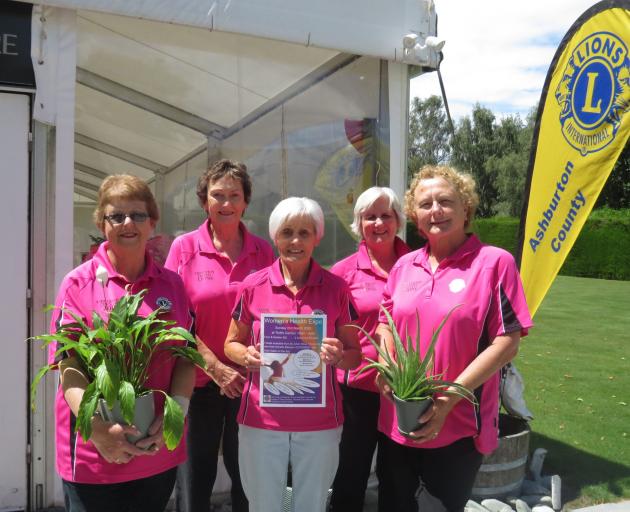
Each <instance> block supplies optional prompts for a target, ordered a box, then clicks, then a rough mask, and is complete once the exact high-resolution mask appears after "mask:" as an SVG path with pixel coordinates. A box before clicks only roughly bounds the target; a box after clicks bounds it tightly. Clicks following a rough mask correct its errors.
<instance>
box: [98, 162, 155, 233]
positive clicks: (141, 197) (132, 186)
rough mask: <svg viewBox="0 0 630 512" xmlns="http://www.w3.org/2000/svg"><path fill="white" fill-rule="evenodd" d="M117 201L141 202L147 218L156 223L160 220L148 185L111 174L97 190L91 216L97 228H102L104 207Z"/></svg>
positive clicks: (136, 178)
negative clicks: (147, 215)
mask: <svg viewBox="0 0 630 512" xmlns="http://www.w3.org/2000/svg"><path fill="white" fill-rule="evenodd" d="M117 199H123V200H127V201H143V202H144V204H145V205H146V207H147V213H148V214H149V217H150V218H152V219H153V220H154V221H156V222H157V221H158V220H159V219H160V211H159V210H158V207H157V203H156V202H155V197H153V193H152V192H151V189H150V188H149V185H147V184H146V183H145V182H144V181H142V180H141V179H140V178H138V177H136V176H131V175H130V174H113V175H112V176H108V177H107V178H105V179H104V180H103V183H101V186H100V187H99V189H98V199H97V201H96V209H95V210H94V213H93V215H92V219H93V220H94V224H96V227H97V228H99V229H102V228H103V221H104V215H105V207H106V206H107V205H108V204H111V203H112V202H113V201H115V200H117Z"/></svg>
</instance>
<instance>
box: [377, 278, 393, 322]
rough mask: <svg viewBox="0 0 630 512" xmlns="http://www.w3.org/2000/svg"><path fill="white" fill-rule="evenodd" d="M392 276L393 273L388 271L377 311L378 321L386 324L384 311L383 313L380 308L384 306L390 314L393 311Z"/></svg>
mask: <svg viewBox="0 0 630 512" xmlns="http://www.w3.org/2000/svg"><path fill="white" fill-rule="evenodd" d="M392 276H393V274H392V273H390V274H389V277H388V278H387V282H386V283H385V286H384V287H383V298H382V299H381V308H379V313H378V322H379V323H381V324H386V325H387V317H386V316H385V313H383V309H382V308H385V309H386V310H387V312H388V313H389V314H390V315H391V314H392V311H393V302H392V292H391V288H392V286H393V279H392Z"/></svg>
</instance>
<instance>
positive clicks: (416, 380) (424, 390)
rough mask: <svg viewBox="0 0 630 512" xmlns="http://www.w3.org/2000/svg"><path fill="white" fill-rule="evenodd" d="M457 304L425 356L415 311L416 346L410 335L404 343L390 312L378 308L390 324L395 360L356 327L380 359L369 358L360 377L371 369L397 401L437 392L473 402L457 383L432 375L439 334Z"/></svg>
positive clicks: (435, 332) (470, 395) (427, 395)
mask: <svg viewBox="0 0 630 512" xmlns="http://www.w3.org/2000/svg"><path fill="white" fill-rule="evenodd" d="M460 305H461V304H458V305H456V306H454V307H453V308H452V309H451V310H450V311H449V312H448V313H447V314H446V316H445V317H444V319H443V320H442V322H440V325H439V326H438V328H437V329H436V330H435V331H434V332H433V336H432V337H431V342H430V343H429V346H428V347H427V350H426V353H425V354H424V357H423V356H422V353H421V352H420V318H419V316H418V312H417V311H416V326H417V329H416V333H417V335H416V339H415V343H414V341H413V340H412V339H411V336H409V335H407V336H406V341H407V343H406V344H403V342H402V338H401V335H400V333H399V332H398V330H397V329H396V325H395V324H394V320H393V319H392V317H391V315H390V314H389V312H388V311H387V310H386V309H385V308H383V307H382V306H381V308H382V310H383V312H384V314H385V315H386V316H387V323H388V324H389V329H390V330H391V333H392V337H393V339H394V349H395V357H392V355H390V353H389V351H388V350H385V349H384V348H382V347H381V346H380V345H379V344H378V343H377V342H376V341H375V340H374V338H373V337H372V336H370V335H369V333H367V332H366V331H365V330H364V329H362V328H360V327H358V329H360V330H361V331H362V332H363V333H364V334H365V335H366V336H367V338H368V340H369V341H370V343H372V345H374V348H376V350H377V351H378V354H379V355H380V357H381V359H382V362H381V361H374V360H372V359H369V358H368V361H369V362H370V364H368V365H366V366H365V367H364V368H362V369H361V371H360V372H359V374H360V373H362V372H364V371H367V370H368V369H370V368H374V369H376V371H377V372H378V373H379V374H380V375H381V376H382V377H383V378H384V379H385V382H387V384H388V385H389V387H390V388H391V389H392V392H393V393H394V395H395V396H396V397H397V398H399V399H400V400H405V401H413V400H424V399H426V398H429V397H432V396H433V395H434V394H436V393H443V394H450V395H458V396H461V397H462V398H465V399H466V400H469V401H470V402H471V403H475V402H476V400H475V396H474V395H473V394H472V392H471V391H470V390H468V389H467V388H466V387H464V386H462V385H461V384H458V383H456V382H451V381H448V380H443V379H442V376H443V373H440V374H435V373H434V365H433V354H434V352H435V346H436V344H437V342H438V338H439V335H440V332H441V331H442V328H443V327H444V324H446V322H447V320H448V319H449V317H450V316H451V314H452V313H453V311H454V310H455V309H457V308H458V307H460Z"/></svg>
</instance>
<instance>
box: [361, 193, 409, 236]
mask: <svg viewBox="0 0 630 512" xmlns="http://www.w3.org/2000/svg"><path fill="white" fill-rule="evenodd" d="M382 197H385V198H387V199H388V201H389V208H391V209H392V210H393V211H394V214H395V215H396V220H397V221H398V231H400V229H401V228H402V227H403V226H404V225H405V215H404V214H403V212H402V206H401V205H400V200H399V199H398V196H397V195H396V192H394V191H393V190H392V189H391V188H389V187H370V188H368V189H367V190H365V191H364V192H362V193H361V195H360V196H359V197H358V198H357V200H356V202H355V203H354V219H353V222H352V224H350V229H351V230H352V232H353V233H354V234H355V235H357V236H358V237H359V238H363V233H362V232H361V215H363V212H364V211H365V210H367V209H368V208H370V207H371V206H372V205H373V204H374V203H375V202H376V201H378V200H379V199H380V198H382Z"/></svg>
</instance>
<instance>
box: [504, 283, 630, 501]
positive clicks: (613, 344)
mask: <svg viewBox="0 0 630 512" xmlns="http://www.w3.org/2000/svg"><path fill="white" fill-rule="evenodd" d="M534 323H535V327H534V328H533V329H532V330H531V332H530V335H529V336H528V337H527V338H525V340H524V341H523V343H522V344H521V351H520V354H519V356H518V358H517V360H516V364H517V367H518V368H519V370H520V371H521V373H522V374H523V377H524V379H525V386H526V392H525V396H526V399H527V405H528V407H529V408H530V410H531V411H532V413H533V414H534V417H535V418H534V420H533V421H532V422H531V427H532V431H533V436H532V439H531V444H530V451H533V450H534V449H535V448H538V447H543V448H546V449H547V450H548V454H547V458H546V459H545V464H544V467H543V473H544V474H559V475H560V476H561V477H562V485H563V502H565V503H568V507H569V508H573V507H578V506H587V505H591V504H596V503H602V502H614V501H619V500H622V499H630V282H626V281H605V280H597V279H583V278H577V277H565V276H559V277H558V278H557V279H556V281H555V282H554V284H553V286H552V288H551V290H550V291H549V293H548V295H547V297H546V298H545V301H544V302H543V304H542V306H541V307H540V309H539V310H538V313H537V314H536V317H535V318H534Z"/></svg>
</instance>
